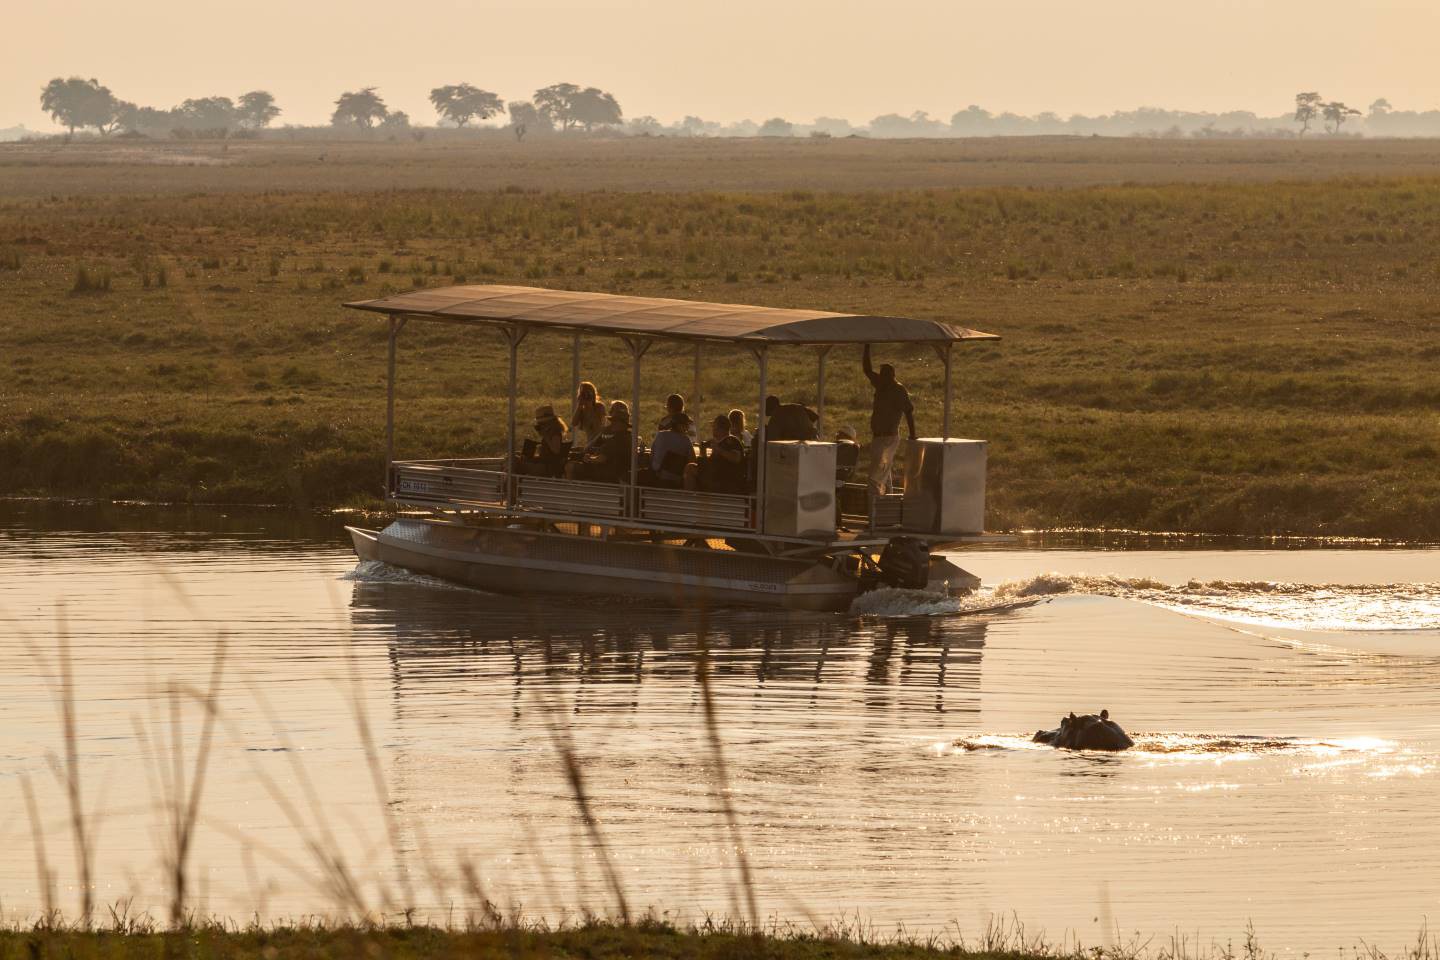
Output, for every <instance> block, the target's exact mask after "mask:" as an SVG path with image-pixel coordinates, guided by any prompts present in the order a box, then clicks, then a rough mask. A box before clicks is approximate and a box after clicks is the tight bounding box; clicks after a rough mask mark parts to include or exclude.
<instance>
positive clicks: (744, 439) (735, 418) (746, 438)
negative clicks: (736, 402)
mask: <svg viewBox="0 0 1440 960" xmlns="http://www.w3.org/2000/svg"><path fill="white" fill-rule="evenodd" d="M730 436H732V437H736V438H737V439H739V441H740V442H741V443H743V444H745V447H746V449H749V447H750V445H751V444H752V443H754V442H755V435H754V434H753V433H751V432H750V430H749V429H748V428H747V427H746V426H745V411H744V410H741V409H740V408H738V407H737V408H735V409H734V410H731V411H730Z"/></svg>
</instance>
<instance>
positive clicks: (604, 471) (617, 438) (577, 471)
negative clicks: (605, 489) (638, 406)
mask: <svg viewBox="0 0 1440 960" xmlns="http://www.w3.org/2000/svg"><path fill="white" fill-rule="evenodd" d="M634 445H635V441H634V439H633V435H632V434H631V433H630V405H629V404H627V403H626V402H625V401H624V400H616V401H615V402H614V403H612V404H610V412H609V415H608V416H606V418H605V427H604V429H603V430H601V431H600V435H599V436H598V437H596V438H595V440H594V441H593V442H592V443H591V444H590V446H589V447H587V448H586V449H585V454H584V457H583V458H582V459H580V460H577V461H572V462H570V463H568V464H566V466H565V475H566V476H567V477H569V478H570V479H572V480H595V481H599V482H601V483H619V482H620V481H621V480H622V479H628V478H629V476H630V455H631V450H632V449H633V448H634Z"/></svg>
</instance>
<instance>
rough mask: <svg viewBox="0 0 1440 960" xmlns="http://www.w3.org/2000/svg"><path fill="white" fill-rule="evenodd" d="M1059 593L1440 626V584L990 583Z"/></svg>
mask: <svg viewBox="0 0 1440 960" xmlns="http://www.w3.org/2000/svg"><path fill="white" fill-rule="evenodd" d="M1064 594H1088V595H1091V596H1105V597H1119V598H1122V599H1126V600H1139V601H1142V602H1144V603H1151V604H1154V605H1156V606H1160V607H1165V608H1167V609H1170V610H1176V611H1179V612H1181V613H1190V614H1197V615H1200V616H1205V617H1213V618H1216V619H1221V620H1231V621H1235V622H1239V623H1249V624H1255V625H1258V626H1266V627H1279V628H1286V629H1297V630H1336V631H1356V630H1367V631H1368V630H1387V631H1396V630H1435V629H1440V583H1387V584H1309V583H1288V582H1283V581H1267V580H1204V581H1201V580H1191V581H1190V582H1188V583H1183V584H1178V585H1177V584H1167V583H1162V582H1160V581H1158V580H1151V579H1149V578H1145V577H1134V578H1127V577H1115V576H1091V575H1088V574H1077V575H1068V574H1058V573H1045V574H1040V575H1039V576H1034V577H1029V578H1026V579H1024V580H1014V581H1010V582H1007V583H1002V584H1000V585H999V586H997V587H995V588H994V591H993V593H992V598H993V600H994V601H1005V600H1011V599H1027V598H1033V597H1053V596H1059V595H1064Z"/></svg>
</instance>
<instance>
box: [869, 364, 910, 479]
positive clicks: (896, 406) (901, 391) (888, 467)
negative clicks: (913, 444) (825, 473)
mask: <svg viewBox="0 0 1440 960" xmlns="http://www.w3.org/2000/svg"><path fill="white" fill-rule="evenodd" d="M861 365H862V366H863V367H864V368H865V376H866V377H867V378H868V379H869V380H870V384H871V386H873V387H874V388H875V402H874V404H873V405H872V406H871V408H870V434H871V440H870V479H869V483H870V493H871V494H872V495H874V496H880V495H881V494H886V493H889V492H890V474H891V473H892V472H893V469H894V466H895V451H896V450H898V449H899V448H900V418H901V417H904V418H905V427H906V429H907V430H909V432H910V439H912V440H913V439H915V408H914V407H913V406H912V405H911V404H910V391H908V390H906V389H905V384H903V383H901V382H900V381H899V380H896V379H895V368H894V367H892V366H890V364H888V363H882V364H881V365H880V372H879V373H876V372H875V368H874V367H873V366H871V364H870V344H868V343H867V344H865V352H864V354H863V355H862V358H861Z"/></svg>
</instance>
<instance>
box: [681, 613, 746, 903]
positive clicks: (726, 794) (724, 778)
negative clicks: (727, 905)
mask: <svg viewBox="0 0 1440 960" xmlns="http://www.w3.org/2000/svg"><path fill="white" fill-rule="evenodd" d="M709 629H710V618H709V612H708V610H706V609H705V608H703V607H702V608H701V611H700V623H699V626H698V627H697V629H696V631H695V638H696V652H695V681H696V683H698V684H699V685H700V702H701V704H702V705H703V707H704V711H705V739H706V745H707V746H708V747H709V749H710V762H711V764H712V765H713V767H714V770H715V778H714V782H715V798H716V800H718V801H719V803H720V810H721V813H722V815H723V816H724V818H725V828H726V830H727V831H728V832H729V834H730V846H731V850H732V852H733V856H734V858H735V869H736V871H737V872H738V873H739V875H740V888H741V890H742V891H743V892H744V894H745V908H746V915H747V916H748V917H749V918H750V927H751V929H755V930H758V929H759V928H760V907H759V903H758V901H757V898H756V896H755V877H754V875H753V874H752V873H751V870H750V855H749V854H748V853H746V850H745V837H744V834H743V832H742V830H741V828H740V818H739V815H738V814H737V813H736V811H735V802H734V800H733V799H732V798H731V795H730V771H729V767H728V766H727V765H726V762H725V745H724V742H723V740H722V739H721V737H720V718H719V714H718V713H717V712H716V710H715V691H714V689H713V688H712V686H711V683H710V635H709Z"/></svg>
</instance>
